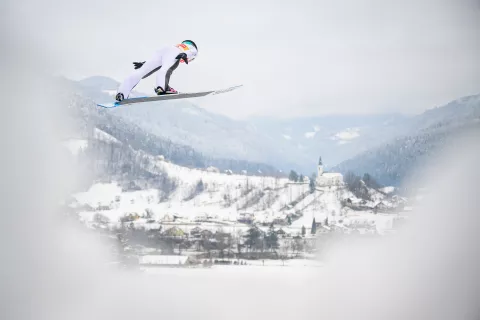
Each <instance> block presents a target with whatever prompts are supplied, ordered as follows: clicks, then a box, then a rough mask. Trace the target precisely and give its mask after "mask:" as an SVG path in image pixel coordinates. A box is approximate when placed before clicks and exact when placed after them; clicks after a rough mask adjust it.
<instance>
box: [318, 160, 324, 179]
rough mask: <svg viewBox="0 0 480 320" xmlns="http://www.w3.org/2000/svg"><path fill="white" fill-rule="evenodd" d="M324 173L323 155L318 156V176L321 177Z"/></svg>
mask: <svg viewBox="0 0 480 320" xmlns="http://www.w3.org/2000/svg"><path fill="white" fill-rule="evenodd" d="M322 175H323V162H322V157H320V158H318V175H317V176H318V177H321V176H322Z"/></svg>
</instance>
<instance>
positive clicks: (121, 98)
mask: <svg viewBox="0 0 480 320" xmlns="http://www.w3.org/2000/svg"><path fill="white" fill-rule="evenodd" d="M123 99H125V98H124V97H123V93H120V92H119V93H117V95H116V96H115V100H117V101H118V102H120V101H122V100H123Z"/></svg>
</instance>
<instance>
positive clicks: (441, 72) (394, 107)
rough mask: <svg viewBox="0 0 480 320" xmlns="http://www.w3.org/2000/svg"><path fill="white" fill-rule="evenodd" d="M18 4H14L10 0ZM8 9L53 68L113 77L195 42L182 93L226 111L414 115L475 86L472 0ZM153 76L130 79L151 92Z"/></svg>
mask: <svg viewBox="0 0 480 320" xmlns="http://www.w3.org/2000/svg"><path fill="white" fill-rule="evenodd" d="M18 4H21V2H19V3H18ZM18 4H16V7H14V8H12V9H13V10H16V11H17V12H20V13H22V14H24V15H25V19H21V20H17V23H19V24H22V25H23V27H25V28H26V30H27V31H28V32H29V33H30V34H31V35H33V36H34V37H35V38H36V41H38V43H39V48H42V49H45V50H47V52H48V55H49V57H50V58H55V65H54V67H52V68H51V69H52V72H55V73H57V74H63V75H65V76H67V77H70V78H74V79H80V78H83V77H87V76H92V75H104V76H109V77H112V78H114V79H116V80H119V81H121V80H122V79H123V78H124V77H126V76H127V75H128V74H129V73H130V72H131V71H132V70H133V69H132V61H139V60H141V61H142V60H145V59H147V58H148V57H149V56H150V55H151V54H152V53H153V52H154V51H155V50H156V49H158V48H161V47H162V46H164V45H172V44H176V43H178V42H180V41H182V40H184V39H192V40H194V41H195V42H196V43H197V45H198V47H199V55H198V58H197V60H196V61H194V62H193V63H192V64H190V65H188V66H185V65H182V66H181V67H179V68H178V69H177V71H175V72H174V74H173V76H172V79H171V85H172V86H173V87H174V88H175V89H177V90H179V91H197V90H209V89H220V88H223V87H228V86H231V85H236V84H244V87H243V88H242V89H240V90H238V91H237V92H232V93H228V94H225V95H220V96H214V97H207V98H203V99H197V100H196V103H197V104H198V105H199V106H201V107H203V108H206V109H208V110H211V111H215V112H221V113H223V114H226V115H229V116H231V117H236V118H239V117H240V118H241V117H246V116H249V115H276V116H282V117H291V116H310V115H323V114H332V113H335V114H346V113H375V112H382V113H385V112H403V113H419V112H421V111H423V110H425V109H427V108H431V107H434V106H437V105H441V104H444V103H446V102H448V101H450V100H452V99H455V98H457V97H460V96H464V95H469V94H476V93H480V62H479V61H480V58H479V57H480V2H479V1H478V0H403V1H397V0H396V1H387V0H376V1H374V0H337V1H324V0H297V1H283V0H275V1H273V0H271V1H261V0H258V1H251V0H242V1H234V2H233V1H231V2H229V1H224V0H210V1H201V0H182V1H161V0H160V1H147V0H135V1H119V0H115V1H114V0H82V1H66V0H50V1H38V2H36V3H33V4H29V5H28V6H21V7H20V6H18ZM154 82H155V79H154V77H151V78H149V79H147V80H144V82H142V83H141V84H140V85H139V86H138V87H137V88H138V89H140V90H141V91H143V92H146V93H153V91H152V89H153V87H154Z"/></svg>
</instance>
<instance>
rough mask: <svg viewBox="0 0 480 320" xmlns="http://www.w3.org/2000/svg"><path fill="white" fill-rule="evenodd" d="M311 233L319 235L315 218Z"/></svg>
mask: <svg viewBox="0 0 480 320" xmlns="http://www.w3.org/2000/svg"><path fill="white" fill-rule="evenodd" d="M311 233H312V234H316V233H317V223H316V222H315V218H313V221H312V230H311Z"/></svg>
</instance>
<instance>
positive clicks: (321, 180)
mask: <svg viewBox="0 0 480 320" xmlns="http://www.w3.org/2000/svg"><path fill="white" fill-rule="evenodd" d="M317 170H318V172H317V181H316V184H317V186H318V187H331V186H341V185H343V175H342V174H341V173H334V172H324V171H323V162H322V157H320V159H319V160H318V168H317Z"/></svg>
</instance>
